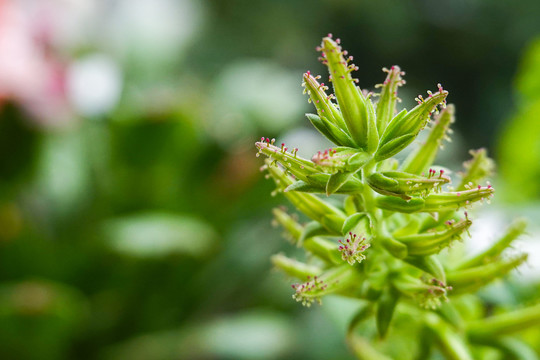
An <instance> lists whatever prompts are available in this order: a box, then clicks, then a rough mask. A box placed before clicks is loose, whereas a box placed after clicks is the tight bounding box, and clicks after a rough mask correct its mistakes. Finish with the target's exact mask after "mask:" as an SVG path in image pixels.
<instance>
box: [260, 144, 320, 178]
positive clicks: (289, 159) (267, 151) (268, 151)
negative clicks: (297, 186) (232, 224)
mask: <svg viewBox="0 0 540 360" xmlns="http://www.w3.org/2000/svg"><path fill="white" fill-rule="evenodd" d="M255 146H256V147H257V149H259V152H258V153H257V155H258V154H260V153H263V154H264V155H266V156H268V157H269V158H271V159H273V160H275V161H279V162H280V163H281V165H283V167H284V168H286V169H287V170H288V171H289V172H290V173H291V174H293V175H294V176H295V177H296V178H297V179H300V180H304V181H306V180H307V176H308V175H310V174H316V173H317V172H319V170H317V169H316V168H315V165H314V164H313V163H312V162H311V161H309V160H306V159H303V158H301V157H300V156H298V155H297V152H298V149H291V151H290V152H288V151H287V150H288V148H287V147H285V144H281V148H279V147H277V146H274V140H273V139H272V140H269V139H268V138H266V140H264V138H261V141H258V142H256V143H255Z"/></svg>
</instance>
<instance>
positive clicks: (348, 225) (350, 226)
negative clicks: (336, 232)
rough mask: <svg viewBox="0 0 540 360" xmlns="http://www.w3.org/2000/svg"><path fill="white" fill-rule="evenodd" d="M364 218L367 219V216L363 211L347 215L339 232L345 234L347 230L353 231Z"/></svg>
mask: <svg viewBox="0 0 540 360" xmlns="http://www.w3.org/2000/svg"><path fill="white" fill-rule="evenodd" d="M364 218H366V219H367V216H366V214H364V213H356V214H353V215H351V216H349V217H347V218H346V219H345V221H344V222H343V227H342V228H341V234H342V235H344V236H345V235H347V234H348V233H349V232H353V231H354V229H355V228H356V227H357V226H358V224H359V223H360V221H361V220H362V219H364Z"/></svg>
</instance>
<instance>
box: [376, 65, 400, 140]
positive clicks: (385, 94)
mask: <svg viewBox="0 0 540 360" xmlns="http://www.w3.org/2000/svg"><path fill="white" fill-rule="evenodd" d="M383 71H384V72H386V73H388V75H387V76H386V80H384V83H383V84H380V85H376V86H375V87H382V90H381V93H380V95H379V101H378V102H377V129H378V132H379V134H382V133H383V132H384V130H385V129H386V126H387V125H388V123H389V122H390V120H391V119H392V118H393V117H394V115H395V113H396V102H397V101H398V97H397V88H398V86H401V85H403V84H405V80H403V79H402V78H401V76H403V75H405V73H404V72H403V71H401V69H400V68H399V66H397V65H394V66H392V67H391V68H390V70H388V69H387V68H383Z"/></svg>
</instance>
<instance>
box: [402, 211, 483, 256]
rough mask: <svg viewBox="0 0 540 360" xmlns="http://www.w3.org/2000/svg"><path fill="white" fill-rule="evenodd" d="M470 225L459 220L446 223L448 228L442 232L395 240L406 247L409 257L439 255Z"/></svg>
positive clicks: (468, 221)
mask: <svg viewBox="0 0 540 360" xmlns="http://www.w3.org/2000/svg"><path fill="white" fill-rule="evenodd" d="M471 224H472V221H470V220H469V219H465V220H461V221H459V222H457V223H455V224H454V223H453V222H451V221H449V222H448V228H447V229H445V230H442V231H432V232H427V233H422V234H415V235H408V236H401V237H396V240H398V241H400V242H402V243H404V244H405V245H407V249H408V252H409V255H411V256H427V255H432V254H437V253H439V252H440V251H441V250H442V249H444V248H445V247H447V246H448V245H450V242H451V241H452V240H455V239H460V235H461V234H462V233H463V232H464V231H466V230H467V229H468V228H469V227H470V226H471Z"/></svg>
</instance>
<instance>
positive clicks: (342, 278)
mask: <svg viewBox="0 0 540 360" xmlns="http://www.w3.org/2000/svg"><path fill="white" fill-rule="evenodd" d="M358 280H359V279H358V274H357V273H356V272H355V271H354V270H353V268H352V267H350V266H348V265H346V266H340V267H336V268H333V269H331V270H329V271H327V272H325V273H324V274H322V275H321V276H314V277H313V278H312V279H311V278H308V281H307V282H305V283H303V284H293V285H291V286H292V288H293V289H294V291H295V293H294V294H293V299H295V300H296V301H298V302H301V303H302V305H304V306H307V307H310V306H311V304H313V302H317V303H319V304H321V296H323V295H328V294H332V293H335V292H339V291H342V290H344V289H346V288H347V287H349V286H351V284H354V283H356V282H358Z"/></svg>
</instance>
